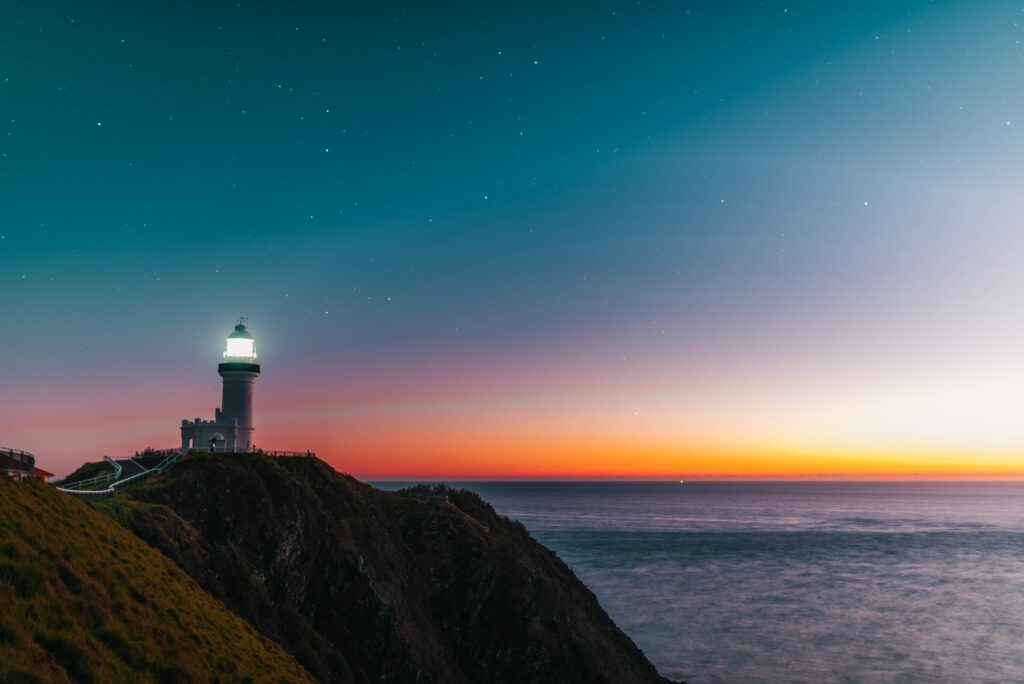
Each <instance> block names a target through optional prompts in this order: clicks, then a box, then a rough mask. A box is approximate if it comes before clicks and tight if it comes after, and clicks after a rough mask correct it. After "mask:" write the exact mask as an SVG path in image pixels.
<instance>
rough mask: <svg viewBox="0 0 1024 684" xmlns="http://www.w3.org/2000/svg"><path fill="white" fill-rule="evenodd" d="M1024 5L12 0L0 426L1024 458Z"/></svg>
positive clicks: (589, 449)
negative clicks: (238, 388)
mask: <svg viewBox="0 0 1024 684" xmlns="http://www.w3.org/2000/svg"><path fill="white" fill-rule="evenodd" d="M1022 21H1024V8H1022V7H1021V6H1020V5H1019V4H1011V3H1004V2H986V3H973V2H894V1H891V0H886V1H884V2H876V1H873V0H863V1H858V2H848V3H821V2H789V1H788V0H787V1H780V2H761V3H754V2H728V1H725V2H631V3H626V2H602V1H594V0H587V1H586V2H564V3H550V2H520V3H497V2H476V3H455V2H442V3H412V4H398V3H389V2H375V3H341V2H331V3H327V2H323V3H321V2H295V3H288V2H264V3H258V2H248V1H245V0H242V1H240V2H231V3H229V2H217V1H215V0H203V1H202V2H188V1H177V2H173V3H171V2H154V3H128V2H125V3H110V2H91V3H84V2H61V1H59V0H53V1H50V2H45V3H40V2H21V3H15V2H11V3H5V4H4V6H3V8H0V316H2V318H0V322H2V326H0V331H2V335H0V445H4V446H10V447H15V448H22V449H26V450H29V451H31V452H33V453H34V454H36V456H37V459H38V462H39V465H40V466H42V467H44V468H46V469H48V470H51V471H55V472H58V473H66V472H69V471H70V470H72V469H73V468H74V467H76V466H77V465H79V464H80V463H82V462H83V461H86V460H96V459H98V458H99V457H100V456H102V455H103V454H110V455H112V456H119V455H125V454H130V453H132V452H133V451H135V450H137V449H141V448H143V447H146V446H152V447H156V448H162V447H173V446H176V445H178V444H179V435H178V426H179V425H180V420H181V419H182V418H194V417H197V416H198V417H203V418H212V414H213V409H214V407H216V406H217V405H218V404H219V399H220V396H219V383H220V378H219V377H218V376H217V374H216V363H217V362H218V360H219V357H220V352H221V351H222V349H223V345H224V338H225V337H226V336H227V334H228V333H229V332H230V331H231V328H232V326H233V325H234V323H235V320H236V319H237V317H238V316H240V315H246V316H248V319H249V327H250V329H251V331H252V332H253V334H254V336H255V337H256V345H257V352H258V353H259V355H260V361H261V364H262V369H263V372H262V375H261V377H260V379H259V381H258V383H257V395H256V404H255V405H256V442H257V444H259V445H260V446H262V447H264V448H267V449H288V450H306V449H311V450H314V451H316V452H317V453H318V454H319V455H320V456H321V457H322V458H324V459H325V460H327V461H328V462H329V463H331V464H332V465H334V466H335V467H336V468H338V469H339V470H342V471H345V472H350V473H352V474H354V475H357V476H359V477H365V478H405V477H408V478H442V479H443V478H449V479H455V478H482V477H621V476H625V477H677V476H679V477H682V476H702V475H703V476H719V477H721V476H781V477H802V476H823V475H824V476H830V475H839V476H909V475H948V476H987V475H999V476H1002V475H1021V474H1024V421H1022V420H1020V418H1019V415H1020V411H1021V409H1022V408H1024V390H1022V389H1021V388H1022V385H1024V360H1022V357H1021V349H1022V348H1024V324H1022V323H1021V316H1020V315H1019V308H1020V307H1019V304H1020V302H1021V295H1022V290H1024V280H1022V278H1024V276H1022V275H1021V268H1020V263H1021V255H1022V251H1024V230H1022V228H1024V225H1022V216H1024V196H1022V195H1021V193H1020V182H1021V177H1022V171H1024V168H1022V161H1021V160H1024V88H1022V87H1021V86H1022V81H1024V47H1022V45H1021V39H1022V38H1024V28H1022V26H1021V22H1022Z"/></svg>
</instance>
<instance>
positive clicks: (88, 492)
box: [57, 449, 316, 499]
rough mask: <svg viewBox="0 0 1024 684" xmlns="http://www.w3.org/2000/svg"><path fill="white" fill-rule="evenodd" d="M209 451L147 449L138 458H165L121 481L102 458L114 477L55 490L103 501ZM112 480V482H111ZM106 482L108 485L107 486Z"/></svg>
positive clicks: (285, 453) (303, 453)
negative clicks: (182, 459) (89, 487)
mask: <svg viewBox="0 0 1024 684" xmlns="http://www.w3.org/2000/svg"><path fill="white" fill-rule="evenodd" d="M210 451H213V450H207V449H161V450H156V449H147V450H146V451H144V452H141V453H140V454H139V456H157V455H165V454H166V456H165V458H164V459H163V460H162V461H160V462H159V463H158V464H156V465H155V466H153V467H152V468H150V469H149V470H143V471H142V472H141V473H136V474H135V475H131V476H129V477H126V478H125V479H123V480H119V479H117V478H118V477H120V475H121V470H122V468H121V464H120V463H118V462H117V461H115V460H113V459H112V458H110V457H109V456H104V457H103V459H104V460H105V461H109V462H111V463H112V464H113V465H114V467H115V468H116V469H117V472H116V475H115V474H114V473H108V474H106V475H99V476H97V477H94V478H90V479H88V480H82V481H80V482H74V483H72V484H70V485H68V486H67V487H59V486H58V487H57V490H58V491H61V492H64V493H65V494H71V495H74V496H77V497H80V498H86V499H88V498H95V499H105V498H107V497H111V496H113V495H114V492H116V491H117V490H119V489H124V488H125V487H130V486H132V485H134V484H137V483H138V482H141V481H142V480H145V479H146V478H147V477H149V476H151V475H156V474H157V473H162V472H163V471H164V470H166V469H167V468H169V467H170V466H171V465H172V464H173V463H174V462H175V461H177V460H178V459H179V458H181V457H182V456H184V455H186V454H194V453H210ZM213 453H223V452H218V451H213ZM243 453H244V452H243ZM252 453H254V454H257V455H259V456H285V457H306V458H315V457H316V454H315V453H313V452H312V451H263V450H261V449H256V450H254V451H253V452H252ZM135 458H136V457H134V456H132V457H131V460H134V459H135ZM136 463H138V462H136ZM138 465H139V466H140V467H145V466H142V464H141V463H140V464H138ZM112 479H113V480H114V481H113V482H111V480H112ZM108 482H109V483H110V484H107V483H108ZM87 484H92V485H99V484H107V486H106V487H104V488H103V489H82V488H81V487H82V486H84V485H87Z"/></svg>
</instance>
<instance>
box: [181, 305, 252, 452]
mask: <svg viewBox="0 0 1024 684" xmlns="http://www.w3.org/2000/svg"><path fill="white" fill-rule="evenodd" d="M245 324H246V320H245V318H241V319H239V321H238V325H236V326H235V329H234V330H232V331H231V334H230V335H228V338H227V344H226V346H225V349H224V358H223V360H222V361H221V363H220V365H218V366H217V372H218V373H219V374H220V377H221V379H222V381H223V389H222V391H221V402H220V408H218V409H214V415H213V420H203V419H201V418H196V419H194V420H189V419H185V420H182V421H181V449H182V451H183V452H185V451H188V450H190V449H192V450H204V451H206V450H208V451H250V450H252V449H253V448H254V442H253V433H254V432H255V431H256V428H255V427H254V426H253V418H252V407H253V395H254V390H255V388H256V378H258V377H259V375H260V366H259V364H258V363H256V340H255V339H253V336H252V333H250V332H249V329H248V328H247V327H246V325H245Z"/></svg>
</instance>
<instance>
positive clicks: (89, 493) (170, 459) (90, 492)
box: [57, 450, 181, 499]
mask: <svg viewBox="0 0 1024 684" xmlns="http://www.w3.org/2000/svg"><path fill="white" fill-rule="evenodd" d="M180 456H181V451H180V450H175V451H174V452H173V453H171V454H168V455H167V457H166V458H165V459H164V460H162V461H160V463H158V464H156V465H155V466H153V467H152V468H150V469H149V470H144V471H143V472H141V473H136V474H135V475H132V476H131V477H126V478H125V479H123V480H119V481H117V482H114V483H112V484H110V485H109V486H108V487H106V488H105V489H71V488H70V487H57V490H58V491H61V492H64V493H65V494H72V495H74V496H79V497H86V498H88V497H95V498H97V499H104V498H107V497H109V496H113V495H114V492H116V491H117V490H118V489H124V488H125V487H129V486H131V485H133V484H136V483H137V482H140V481H141V480H144V479H146V478H147V477H149V476H150V475H155V474H156V473H161V472H163V471H164V470H166V469H167V467H168V466H170V465H171V464H172V463H174V462H175V461H177V460H178V458H179V457H180Z"/></svg>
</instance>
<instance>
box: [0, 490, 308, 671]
mask: <svg viewBox="0 0 1024 684" xmlns="http://www.w3.org/2000/svg"><path fill="white" fill-rule="evenodd" d="M0 681H2V682H85V683H88V682H217V681H220V682H242V681H251V682H285V681H287V682H302V681H310V678H309V675H308V674H307V673H306V671H305V670H304V669H303V668H302V667H301V666H300V665H299V664H298V663H297V662H296V661H295V660H294V659H293V658H292V657H291V656H290V655H288V654H287V653H285V652H284V651H283V650H282V649H281V648H280V647H279V646H278V645H277V644H276V643H274V642H273V641H271V640H270V639H268V638H266V637H264V636H262V635H260V634H259V633H258V632H257V631H256V630H255V629H254V628H253V627H252V626H251V625H250V624H249V623H247V622H246V621H244V620H242V619H241V618H239V617H238V616H237V615H235V614H234V613H232V612H231V611H229V610H228V609H227V608H225V607H224V605H223V604H222V603H220V602H219V601H217V600H216V599H214V598H213V597H212V596H211V595H210V594H208V593H207V592H206V591H204V590H203V589H202V588H201V587H200V586H199V585H198V584H196V582H195V581H194V580H192V579H191V578H190V577H189V576H188V575H187V574H185V572H183V571H182V570H181V569H180V568H179V567H178V566H177V565H175V564H174V563H173V562H172V561H171V560H169V559H168V558H167V557H165V556H164V555H163V554H161V553H160V552H159V551H157V550H156V549H154V548H153V547H151V546H149V545H148V544H146V543H145V542H144V541H142V540H141V539H139V538H138V537H136V536H135V535H134V534H132V533H131V532H130V531H129V530H127V529H125V528H124V527H123V526H121V525H120V524H118V523H117V522H116V521H115V520H113V519H111V518H110V517H109V516H107V515H104V514H103V513H101V512H99V511H97V510H96V509H95V508H93V507H92V506H90V505H88V504H85V503H82V502H81V501H78V500H76V499H73V498H72V497H70V496H66V495H63V494H61V493H59V492H58V491H56V489H54V488H53V487H50V486H48V485H45V484H43V483H42V482H39V481H37V480H31V481H24V482H16V481H13V480H11V479H9V478H7V477H2V476H0Z"/></svg>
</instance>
